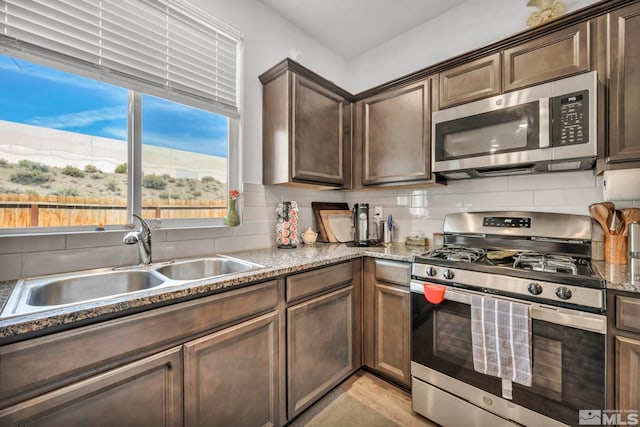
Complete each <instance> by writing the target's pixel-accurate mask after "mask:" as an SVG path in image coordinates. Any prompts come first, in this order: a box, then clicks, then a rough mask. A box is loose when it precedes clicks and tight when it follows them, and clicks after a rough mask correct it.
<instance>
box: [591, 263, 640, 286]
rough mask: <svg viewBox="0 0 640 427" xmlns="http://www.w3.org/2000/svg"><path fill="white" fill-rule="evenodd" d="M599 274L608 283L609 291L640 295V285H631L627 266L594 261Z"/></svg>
mask: <svg viewBox="0 0 640 427" xmlns="http://www.w3.org/2000/svg"><path fill="white" fill-rule="evenodd" d="M592 264H593V266H594V267H595V269H596V270H597V272H598V273H599V274H600V275H601V276H602V278H603V279H605V280H606V281H607V289H613V290H616V291H627V292H636V293H640V283H634V284H631V280H630V278H629V266H628V265H627V264H609V263H605V262H604V261H592Z"/></svg>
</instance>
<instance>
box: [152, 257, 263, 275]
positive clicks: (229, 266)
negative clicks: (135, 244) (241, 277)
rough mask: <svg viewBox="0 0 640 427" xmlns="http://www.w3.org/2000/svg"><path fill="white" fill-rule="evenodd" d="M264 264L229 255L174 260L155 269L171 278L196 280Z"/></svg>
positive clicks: (242, 270) (248, 269)
mask: <svg viewBox="0 0 640 427" xmlns="http://www.w3.org/2000/svg"><path fill="white" fill-rule="evenodd" d="M263 267H264V266H262V265H259V264H254V263H251V262H248V261H243V260H239V259H235V258H229V257H211V258H201V259H193V260H185V261H174V262H172V263H170V264H167V265H164V266H162V267H159V268H157V269H156V271H158V272H159V273H160V274H162V275H164V276H167V277H168V278H169V279H173V280H198V279H205V278H209V277H215V276H221V275H223V274H233V273H242V272H245V271H250V270H255V269H258V268H263Z"/></svg>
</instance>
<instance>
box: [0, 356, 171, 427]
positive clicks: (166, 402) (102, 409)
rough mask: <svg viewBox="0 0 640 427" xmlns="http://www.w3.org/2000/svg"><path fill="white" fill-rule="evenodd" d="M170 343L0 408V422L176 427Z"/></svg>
mask: <svg viewBox="0 0 640 427" xmlns="http://www.w3.org/2000/svg"><path fill="white" fill-rule="evenodd" d="M181 356H182V353H181V348H180V347H176V348H174V349H171V350H167V351H164V352H162V353H159V354H157V355H154V356H151V357H147V358H145V359H142V360H139V361H137V362H134V363H130V364H128V365H125V366H123V367H121V368H118V369H114V370H112V371H107V372H105V373H103V374H100V375H97V376H95V377H92V378H89V379H86V380H84V381H80V382H78V383H75V384H72V385H69V386H66V387H63V388H61V389H59V390H56V391H53V392H50V393H47V394H45V395H43V396H40V397H37V398H34V399H31V400H27V401H25V402H23V403H20V404H17V405H14V406H11V407H8V408H6V409H4V410H2V411H0V425H3V426H6V425H29V426H47V427H56V426H60V427H69V426H79V425H83V426H92V427H94V426H96V427H101V426H104V427H111V426H131V427H145V426H148V427H155V426H176V427H177V426H182V357H181Z"/></svg>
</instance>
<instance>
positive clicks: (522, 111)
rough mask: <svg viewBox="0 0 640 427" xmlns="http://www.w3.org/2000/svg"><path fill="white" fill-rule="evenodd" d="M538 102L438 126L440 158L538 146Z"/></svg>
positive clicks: (489, 153) (437, 147)
mask: <svg viewBox="0 0 640 427" xmlns="http://www.w3.org/2000/svg"><path fill="white" fill-rule="evenodd" d="M538 105H539V103H538V101H535V102H530V103H528V104H523V105H518V106H514V107H508V108H504V109H501V110H497V111H491V112H488V113H482V114H477V115H475V116H470V117H464V118H461V119H456V120H451V121H448V122H444V123H439V124H437V125H436V160H438V161H442V160H453V159H463V158H465V157H477V156H484V155H491V154H497V153H507V152H512V151H524V150H533V149H536V148H538V145H537V140H538V133H539V129H538V115H539V108H538Z"/></svg>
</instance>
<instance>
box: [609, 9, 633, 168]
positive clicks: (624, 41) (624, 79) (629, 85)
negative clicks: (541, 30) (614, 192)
mask: <svg viewBox="0 0 640 427" xmlns="http://www.w3.org/2000/svg"><path fill="white" fill-rule="evenodd" d="M605 20H606V25H605V26H604V31H607V28H608V32H607V33H606V37H604V39H605V40H607V42H608V43H607V52H608V64H609V73H610V74H609V100H608V101H609V108H608V114H609V117H608V119H609V135H608V136H609V138H608V144H607V146H606V147H605V153H604V157H605V158H604V161H605V163H607V164H608V166H609V167H610V168H624V167H640V139H639V138H638V135H640V120H638V104H639V102H640V43H639V42H638V41H639V40H640V4H638V3H635V4H632V5H630V6H627V7H624V8H622V9H619V10H616V11H613V12H612V13H610V14H608V15H607V16H606V17H605Z"/></svg>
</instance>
